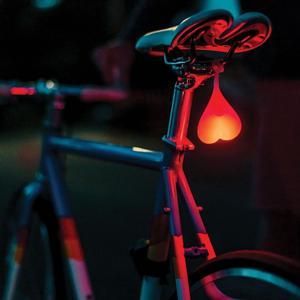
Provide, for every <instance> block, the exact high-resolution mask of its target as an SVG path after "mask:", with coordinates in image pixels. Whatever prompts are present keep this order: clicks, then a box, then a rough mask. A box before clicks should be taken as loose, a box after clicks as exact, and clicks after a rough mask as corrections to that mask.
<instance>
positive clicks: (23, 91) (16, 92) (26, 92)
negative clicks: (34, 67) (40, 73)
mask: <svg viewBox="0 0 300 300" xmlns="http://www.w3.org/2000/svg"><path fill="white" fill-rule="evenodd" d="M10 93H11V95H13V96H32V95H34V94H35V89H34V88H32V87H28V88H27V87H12V88H11V89H10Z"/></svg>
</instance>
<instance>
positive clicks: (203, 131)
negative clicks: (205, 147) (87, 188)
mask: <svg viewBox="0 0 300 300" xmlns="http://www.w3.org/2000/svg"><path fill="white" fill-rule="evenodd" d="M241 129H242V124H241V120H240V118H239V116H238V114H237V113H236V112H235V110H234V109H233V108H232V107H231V106H230V104H229V103H228V102H227V100H226V99H225V98H224V96H223V94H222V92H221V90H220V87H219V74H216V75H215V77H214V87H213V93H212V95H211V97H210V100H209V102H208V104H207V106H206V108H205V110H204V112H203V114H202V116H201V118H200V120H199V124H198V137H199V139H200V140H201V141H202V142H203V143H205V144H213V143H216V142H218V141H219V140H223V141H229V140H233V139H234V138H236V137H237V136H238V135H239V133H240V131H241Z"/></svg>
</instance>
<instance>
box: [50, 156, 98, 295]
mask: <svg viewBox="0 0 300 300" xmlns="http://www.w3.org/2000/svg"><path fill="white" fill-rule="evenodd" d="M45 167H46V173H47V176H48V178H49V184H50V190H51V193H52V201H53V205H54V208H55V213H56V216H57V217H58V219H59V226H60V234H61V239H62V243H63V247H64V254H65V255H66V260H67V264H68V271H69V273H70V279H71V282H72V287H73V291H74V294H75V295H76V299H77V300H92V299H94V296H93V292H92V288H91V284H90V279H89V276H88V272H87V267H86V263H85V259H84V255H83V250H82V247H81V243H80V240H79V235H78V232H77V228H76V224H75V221H74V219H73V216H72V214H71V211H70V208H69V201H68V196H67V191H66V185H65V179H64V176H63V174H62V168H61V165H60V161H59V159H58V158H57V157H56V156H55V155H53V154H51V153H49V155H47V158H46V159H45Z"/></svg>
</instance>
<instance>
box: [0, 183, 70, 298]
mask: <svg viewBox="0 0 300 300" xmlns="http://www.w3.org/2000/svg"><path fill="white" fill-rule="evenodd" d="M24 188H25V185H23V186H22V187H21V188H20V189H19V190H17V192H16V193H15V194H14V195H13V197H12V199H11V201H10V202H9V206H8V209H7V214H6V215H5V219H4V222H3V226H2V233H1V235H2V239H1V249H0V268H1V270H3V272H0V273H1V274H0V279H1V280H0V291H1V293H2V291H4V287H5V283H6V281H7V276H8V274H7V273H8V267H9V263H11V262H10V261H7V259H8V258H9V252H10V250H11V245H12V243H13V242H14V240H16V234H17V213H18V207H19V203H20V201H21V199H22V194H23V190H24ZM32 215H33V216H32V222H31V224H30V225H31V226H30V233H29V238H28V243H27V244H28V245H27V247H26V251H25V255H24V259H23V261H22V264H21V266H20V275H19V279H18V282H17V288H16V289H15V292H14V297H13V299H14V300H27V299H28V300H29V299H30V300H54V299H57V300H58V299H67V288H66V282H65V276H64V266H63V259H62V255H61V251H62V247H61V243H60V240H59V228H58V224H57V222H56V218H55V215H54V211H53V208H52V205H51V203H50V201H49V197H47V196H44V195H43V196H39V197H38V198H37V199H36V200H35V202H34V205H33V211H32ZM41 254H42V255H41ZM4 296H5V295H1V294H0V297H3V300H4V299H5V298H4ZM1 299H2V298H1Z"/></svg>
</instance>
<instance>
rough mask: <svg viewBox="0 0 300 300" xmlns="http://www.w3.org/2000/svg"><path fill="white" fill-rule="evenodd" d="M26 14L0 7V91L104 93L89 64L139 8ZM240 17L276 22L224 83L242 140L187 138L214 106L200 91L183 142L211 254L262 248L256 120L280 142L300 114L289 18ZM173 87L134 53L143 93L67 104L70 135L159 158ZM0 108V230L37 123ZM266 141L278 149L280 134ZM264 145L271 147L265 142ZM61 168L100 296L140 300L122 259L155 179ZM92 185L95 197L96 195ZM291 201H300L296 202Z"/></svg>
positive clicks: (108, 169)
mask: <svg viewBox="0 0 300 300" xmlns="http://www.w3.org/2000/svg"><path fill="white" fill-rule="evenodd" d="M177 2H179V1H177ZM182 2H183V1H182ZM33 3H34V1H30V0H0V81H1V80H22V81H32V80H37V79H40V78H44V79H55V80H57V81H58V82H61V83H69V84H86V83H92V84H103V83H104V82H103V79H102V78H101V75H100V73H99V71H98V69H97V67H96V65H95V64H94V63H93V60H92V59H91V53H92V51H93V49H95V48H96V47H98V46H99V45H103V44H105V43H106V42H107V41H109V40H111V39H113V38H114V36H116V35H117V34H118V32H119V31H120V30H121V29H122V26H123V24H124V22H126V20H127V19H128V16H129V15H130V12H131V11H132V7H133V5H134V4H135V1H133V0H132V1H122V0H111V1H108V0H106V1H100V0H89V1H83V0H61V3H60V4H59V5H58V6H56V7H54V8H52V9H48V10H41V9H37V8H35V7H34V5H33ZM168 3H169V4H168V5H170V3H172V2H171V1H168ZM174 3H175V2H174ZM288 4H290V5H288ZM174 5H175V4H174ZM241 7H242V11H243V12H246V11H259V12H262V13H264V14H266V15H267V16H269V17H270V19H271V21H272V23H273V33H272V36H271V38H270V40H269V41H268V42H267V43H266V44H265V45H264V46H262V47H261V48H260V49H257V50H256V51H253V52H252V53H249V54H248V55H245V57H240V58H238V59H237V60H236V61H233V62H232V63H231V64H230V65H228V66H227V68H226V71H225V73H224V75H222V77H221V84H222V88H223V91H224V94H225V95H226V97H227V98H228V99H230V102H231V103H232V105H233V106H234V108H235V109H236V110H237V111H238V112H239V113H240V115H241V118H242V120H243V124H244V127H243V128H244V129H243V132H242V135H241V136H240V137H239V138H238V139H236V140H234V141H232V142H231V143H221V144H216V145H210V146H208V145H203V144H201V143H200V142H199V141H197V138H196V133H195V131H196V130H195V128H196V124H197V120H198V119H199V116H200V113H201V111H202V110H203V108H204V105H205V103H206V102H207V100H208V97H209V95H210V89H211V82H208V84H207V85H206V87H205V88H203V90H202V91H199V92H198V93H197V99H196V100H195V101H194V102H195V103H194V104H195V106H194V108H193V114H192V124H191V129H190V137H191V139H192V141H193V142H194V143H195V145H196V150H195V151H194V152H193V153H191V154H189V155H188V157H187V162H186V164H187V167H186V169H187V174H188V176H189V179H190V183H191V186H192V190H193V191H194V192H195V195H196V199H197V201H199V203H201V205H202V206H204V207H205V211H204V215H203V217H204V220H205V222H206V224H207V228H208V231H209V232H210V233H211V237H212V240H213V242H214V243H215V244H216V249H217V252H219V253H222V252H226V251H229V250H233V249H242V248H257V247H259V240H260V238H261V235H262V230H263V229H262V228H263V224H264V223H263V221H264V220H263V217H262V214H261V210H260V204H259V203H258V202H259V201H258V200H257V197H258V196H257V190H256V189H257V173H256V172H257V161H259V159H258V157H260V153H261V151H262V147H264V146H262V144H261V142H260V141H259V139H258V138H257V137H258V133H259V132H260V124H265V122H264V119H262V118H263V117H262V112H264V111H265V110H264V108H265V107H266V106H268V107H271V108H272V109H270V110H269V113H268V120H270V121H271V122H272V121H273V122H274V123H276V124H278V128H279V131H280V130H281V129H282V126H281V125H280V120H283V121H284V120H286V119H287V120H290V119H289V117H288V115H287V114H284V110H285V108H286V106H285V104H286V105H287V107H289V109H290V110H291V111H295V112H297V110H299V109H300V105H299V103H300V102H299V101H298V100H299V99H298V98H299V97H300V87H299V75H298V70H299V58H298V55H299V53H300V37H299V32H298V28H299V22H300V21H299V19H300V18H299V16H297V13H296V12H297V10H296V9H295V8H294V7H293V6H292V3H288V2H287V1H285V2H283V1H275V0H272V1H242V2H241ZM158 14H159V15H160V17H158V18H154V21H155V20H156V19H157V20H158V21H159V23H160V24H159V25H153V26H154V27H153V29H156V28H157V27H158V28H159V26H168V24H164V18H163V17H162V16H164V10H159V12H158ZM166 14H167V10H166ZM226 74H227V75H226ZM222 79H223V80H222ZM172 80H174V77H173V76H172V75H171V74H170V72H169V71H168V70H167V67H165V66H163V64H162V63H161V62H160V61H157V59H153V58H148V57H144V56H142V55H140V54H136V58H135V62H134V65H133V69H132V80H131V87H132V90H134V91H135V90H138V91H143V92H142V93H141V92H137V93H134V92H133V93H132V96H131V97H130V98H129V99H128V100H127V102H126V103H125V104H121V105H119V106H118V105H117V106H110V105H108V104H97V105H83V104H80V103H79V101H78V100H77V99H68V100H70V101H69V102H68V105H67V108H66V112H65V114H66V123H67V129H68V131H69V132H72V133H73V134H74V135H77V136H81V137H84V138H89V137H91V138H94V139H96V140H100V139H104V140H107V141H111V142H114V143H121V144H126V145H132V144H137V145H139V146H144V147H154V148H160V147H161V143H160V136H161V135H162V134H163V133H164V130H165V126H166V120H165V119H164V117H165V116H166V114H167V113H168V111H169V103H170V101H169V96H170V88H171V86H172ZM199 99H203V101H198V100H199ZM6 100H7V99H4V98H3V99H2V98H0V188H1V201H0V219H1V218H3V214H4V210H5V207H6V204H7V201H8V199H9V195H10V194H11V193H12V192H13V190H14V189H15V188H16V187H17V186H18V185H20V183H22V182H24V181H26V180H28V179H29V178H30V176H32V174H34V170H35V167H36V165H37V162H38V153H39V139H38V137H39V135H38V133H39V129H40V125H41V116H42V113H43V105H42V104H41V103H38V104H36V103H34V102H33V101H29V100H28V99H26V100H24V101H23V100H22V99H17V103H16V101H14V102H13V103H7V101H6ZM273 100H274V101H273ZM262 103H263V104H262ZM297 103H298V104H297ZM294 104H295V106H294V107H293V105H294ZM276 107H278V108H276ZM158 112H159V113H158ZM276 120H278V121H276ZM291 120H292V121H293V122H294V123H292V124H293V126H294V127H296V130H294V131H293V132H297V133H299V121H298V123H297V117H295V116H293V119H291ZM295 124H298V125H295ZM273 128H277V127H276V126H273ZM288 130H289V129H288ZM267 132H268V131H267ZM280 137H283V139H284V138H285V135H284V133H280V132H279V133H278V143H279V144H280V145H282V143H283V144H284V141H283V140H282V139H280ZM298 137H299V135H298V136H297V135H295V136H290V138H289V144H288V145H287V146H286V147H290V148H294V149H295V151H296V150H297V149H299V145H298V144H299V141H297V139H298ZM272 139H275V140H276V135H275V136H273V137H272ZM272 141H273V140H272ZM266 145H267V146H270V145H272V146H270V149H271V148H272V147H277V146H276V143H271V142H270V143H266ZM273 145H275V146H273ZM282 148H283V149H284V148H285V146H284V145H283V146H282ZM267 155H269V154H267ZM292 157H295V155H294V156H292ZM298 162H299V160H297V161H294V162H293V163H294V165H295V164H297V163H298ZM67 164H68V168H69V169H68V172H67V181H68V183H69V184H70V193H71V195H72V199H73V202H72V205H73V209H74V214H75V216H76V218H77V223H78V225H79V232H80V234H81V236H82V241H83V246H84V249H85V253H86V258H87V264H88V267H89V268H90V273H91V277H92V284H93V286H94V289H95V293H96V296H97V297H99V298H101V297H102V298H103V299H134V298H137V294H138V290H139V288H138V283H139V278H138V275H136V274H135V271H134V268H133V266H132V263H131V261H130V258H129V256H128V249H129V248H130V246H131V245H132V244H133V243H134V241H135V240H136V239H138V238H140V237H144V236H145V233H146V232H147V230H148V227H147V222H148V221H149V220H150V216H151V211H152V206H153V202H152V199H153V198H152V196H153V194H154V192H155V182H156V179H157V174H156V173H152V171H151V172H150V173H148V172H147V171H145V170H139V169H135V168H131V167H127V166H126V167H125V166H118V165H115V164H111V163H107V162H96V163H94V162H91V161H90V160H88V159H79V158H73V157H71V158H70V159H68V161H67ZM298 166H299V164H298ZM297 174H298V173H297ZM298 179H300V178H298ZM298 179H297V180H298ZM285 180H287V181H288V180H289V179H288V178H285ZM293 180H294V179H293ZM298 182H299V180H298ZM274 184H275V185H276V184H277V183H276V182H274ZM99 186H101V192H100V194H97V192H98V191H99ZM296 197H297V198H298V200H299V201H300V199H299V195H297V196H296ZM283 206H284V203H283ZM295 209H297V208H295ZM298 211H300V210H298ZM299 230H300V228H299ZM116 282H117V283H118V286H117V285H116ZM124 295H128V296H124Z"/></svg>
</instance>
